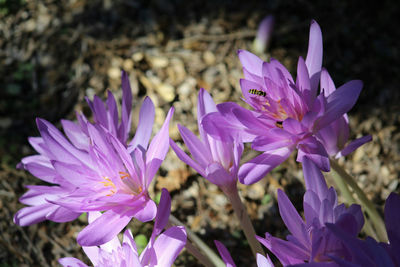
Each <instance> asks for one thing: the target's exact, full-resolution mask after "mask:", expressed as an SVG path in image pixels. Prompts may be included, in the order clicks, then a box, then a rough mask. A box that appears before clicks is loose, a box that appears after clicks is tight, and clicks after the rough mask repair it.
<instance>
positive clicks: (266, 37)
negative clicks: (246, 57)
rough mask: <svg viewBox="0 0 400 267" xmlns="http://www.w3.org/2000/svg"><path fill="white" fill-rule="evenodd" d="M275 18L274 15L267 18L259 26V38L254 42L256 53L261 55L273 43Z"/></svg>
mask: <svg viewBox="0 0 400 267" xmlns="http://www.w3.org/2000/svg"><path fill="white" fill-rule="evenodd" d="M274 23H275V18H274V16H272V15H269V16H266V17H265V18H263V20H262V21H261V22H260V24H259V25H258V29H257V36H256V38H255V39H254V42H253V50H254V52H256V53H258V54H261V53H264V52H265V50H266V49H267V47H268V45H269V42H270V41H271V40H270V39H271V35H272V30H273V28H274Z"/></svg>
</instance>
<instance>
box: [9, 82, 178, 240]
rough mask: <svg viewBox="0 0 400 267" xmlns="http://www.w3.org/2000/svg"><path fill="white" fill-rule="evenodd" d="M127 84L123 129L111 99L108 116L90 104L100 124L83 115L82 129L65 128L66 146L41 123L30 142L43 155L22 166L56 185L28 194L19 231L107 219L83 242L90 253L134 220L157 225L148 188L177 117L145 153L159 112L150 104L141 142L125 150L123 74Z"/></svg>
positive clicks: (85, 233) (143, 113) (83, 235)
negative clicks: (84, 218)
mask: <svg viewBox="0 0 400 267" xmlns="http://www.w3.org/2000/svg"><path fill="white" fill-rule="evenodd" d="M122 84H123V86H122V88H123V98H124V100H123V105H122V110H123V111H122V120H121V124H120V125H119V126H118V127H117V124H118V113H117V109H116V103H115V100H114V97H113V96H112V94H109V98H108V99H107V108H105V107H104V105H103V104H102V103H101V102H99V101H100V100H99V99H98V98H95V100H94V102H93V103H91V102H90V105H91V106H92V109H93V111H94V113H95V114H94V117H95V119H96V123H95V124H92V123H90V122H88V120H87V119H86V118H85V117H84V116H83V115H80V114H78V115H77V117H78V122H79V124H76V123H74V122H72V121H66V120H63V121H62V125H63V129H64V132H65V134H66V135H67V137H68V138H69V140H67V138H65V137H64V135H63V134H62V133H61V132H60V131H59V130H58V129H57V128H56V127H55V126H53V125H52V124H51V123H49V122H47V121H46V120H43V119H37V125H38V129H39V132H40V134H41V137H36V138H30V139H29V142H30V143H31V145H32V146H33V147H34V148H35V150H36V151H37V152H38V153H39V155H34V156H29V157H26V158H23V159H22V161H21V164H20V166H21V167H23V168H25V169H26V170H28V171H29V172H30V173H32V174H33V175H34V176H36V177H37V178H39V179H41V180H43V181H45V182H48V183H51V184H52V185H51V186H44V185H31V186H28V189H29V191H28V192H27V193H25V194H24V195H23V196H22V197H21V198H20V201H21V202H22V203H24V204H26V205H29V207H25V208H23V209H21V210H19V211H18V212H17V213H16V214H15V216H14V222H15V223H16V224H18V225H20V226H27V225H31V224H35V223H38V222H41V221H44V220H51V221H55V222H67V221H71V220H74V219H76V218H77V217H78V216H79V215H80V214H81V213H82V212H89V211H104V213H103V214H102V215H101V216H100V217H99V218H98V219H96V220H95V221H93V222H92V223H91V224H89V225H88V226H87V227H86V228H85V229H83V230H82V232H80V234H79V235H78V242H79V243H80V244H81V245H83V246H93V245H100V244H104V243H106V242H108V241H110V240H111V239H112V238H113V237H114V236H116V235H117V234H118V233H119V232H120V231H121V230H122V229H123V228H124V227H125V226H126V225H127V224H128V222H129V221H130V220H131V219H132V218H133V217H134V218H137V219H138V220H140V221H149V220H152V219H153V218H154V216H155V215H156V205H155V203H154V202H153V201H152V200H151V199H150V197H149V196H148V193H147V188H148V186H149V184H150V182H151V181H152V179H153V177H154V175H155V173H156V172H157V170H158V168H159V167H160V165H161V162H162V161H163V159H164V158H165V156H166V153H167V151H168V148H169V144H168V127H169V121H170V119H171V116H172V113H173V109H171V110H170V111H169V113H168V115H167V118H166V121H165V123H164V125H163V126H162V128H161V130H160V132H159V133H158V134H157V135H156V136H155V137H154V138H153V140H152V142H151V143H150V145H148V143H149V139H150V135H151V129H152V124H153V121H154V106H153V103H152V102H151V100H150V99H149V98H146V99H145V100H144V102H143V105H142V107H141V110H140V115H139V117H140V118H139V126H138V129H137V131H136V135H135V137H134V138H133V140H132V141H131V142H130V143H129V145H127V144H126V139H127V134H128V131H129V127H130V126H129V125H130V109H131V100H132V98H131V91H130V87H129V81H128V79H127V75H126V74H123V75H122ZM128 109H129V110H128ZM124 110H125V111H124ZM124 114H125V115H124Z"/></svg>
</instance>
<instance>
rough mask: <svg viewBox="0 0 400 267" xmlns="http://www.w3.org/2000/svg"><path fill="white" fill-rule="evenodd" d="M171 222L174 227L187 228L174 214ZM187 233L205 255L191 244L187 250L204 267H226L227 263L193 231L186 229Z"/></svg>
mask: <svg viewBox="0 0 400 267" xmlns="http://www.w3.org/2000/svg"><path fill="white" fill-rule="evenodd" d="M169 221H170V223H171V224H173V225H182V226H185V225H184V224H183V223H182V222H181V221H179V220H178V218H176V217H175V216H173V215H172V214H171V215H170V216H169ZM185 228H186V233H187V235H188V238H189V239H190V240H191V241H192V242H193V243H195V244H196V245H197V247H198V248H199V249H200V250H201V251H202V252H203V253H204V254H205V256H204V255H203V253H201V252H200V251H199V250H198V249H197V247H195V246H194V245H193V244H191V243H190V242H187V244H188V243H190V245H189V246H186V249H187V250H188V251H189V252H190V253H191V254H192V255H193V256H194V257H195V258H196V259H198V260H199V261H200V262H201V263H202V264H203V265H204V266H207V267H208V266H216V267H225V263H224V262H223V261H222V260H221V258H220V257H219V256H218V255H217V254H215V252H214V251H213V250H212V249H211V248H210V247H209V246H207V244H206V243H204V242H203V240H201V239H200V238H199V237H198V236H197V235H196V234H195V233H194V232H193V231H192V230H190V229H189V228H188V227H186V226H185ZM193 252H194V253H193Z"/></svg>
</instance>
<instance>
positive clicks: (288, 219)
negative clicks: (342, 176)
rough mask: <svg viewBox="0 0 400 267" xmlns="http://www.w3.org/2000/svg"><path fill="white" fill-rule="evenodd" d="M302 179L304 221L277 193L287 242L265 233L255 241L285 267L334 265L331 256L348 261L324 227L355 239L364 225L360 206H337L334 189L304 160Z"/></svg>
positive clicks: (286, 198)
mask: <svg viewBox="0 0 400 267" xmlns="http://www.w3.org/2000/svg"><path fill="white" fill-rule="evenodd" d="M303 168H304V179H305V182H306V188H307V191H306V193H305V195H304V202H303V206H304V217H305V221H303V219H302V218H301V217H300V215H299V214H298V213H297V211H296V209H295V208H294V206H293V204H292V203H291V202H290V200H289V198H288V197H287V196H286V194H285V193H284V192H283V191H281V190H278V205H279V212H280V214H281V217H282V220H283V221H284V223H285V224H286V226H287V228H288V230H289V231H290V233H291V234H290V235H288V236H287V241H285V240H281V239H279V238H276V237H273V236H271V235H270V234H269V233H266V237H265V238H261V237H258V240H259V241H260V242H261V243H262V244H263V245H264V246H266V247H267V248H268V249H269V250H270V251H271V252H272V253H274V254H275V256H276V257H277V258H278V259H279V260H280V261H281V263H282V264H283V265H284V266H287V265H294V264H301V263H305V262H308V263H311V262H323V263H324V264H325V266H327V265H328V266H329V265H331V264H332V265H335V263H334V262H333V261H332V258H331V256H332V255H334V256H337V257H341V258H347V257H349V254H348V252H347V249H346V247H345V246H344V245H343V243H342V241H341V240H340V239H339V238H337V237H336V236H335V235H334V234H333V233H332V232H331V231H330V230H329V229H328V228H327V227H326V224H328V223H331V224H334V225H336V226H337V227H338V228H340V229H342V230H343V231H345V232H346V233H348V235H350V236H353V237H356V236H357V234H358V233H359V231H360V230H361V228H362V226H363V224H364V217H363V214H362V211H361V208H360V206H358V205H351V206H350V207H349V208H346V207H345V205H344V204H341V205H338V204H337V196H336V192H335V190H334V189H333V187H331V188H329V189H328V187H327V185H326V183H325V179H324V177H323V176H322V173H321V171H320V170H319V169H318V167H317V166H316V165H315V164H314V163H313V162H312V161H311V160H309V159H308V158H307V157H305V158H304V161H303Z"/></svg>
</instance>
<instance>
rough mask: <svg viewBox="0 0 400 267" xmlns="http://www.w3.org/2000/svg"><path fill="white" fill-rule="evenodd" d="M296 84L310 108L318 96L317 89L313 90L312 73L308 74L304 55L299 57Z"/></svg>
mask: <svg viewBox="0 0 400 267" xmlns="http://www.w3.org/2000/svg"><path fill="white" fill-rule="evenodd" d="M296 86H297V88H298V89H299V90H300V92H301V93H302V95H303V100H304V101H305V103H306V104H307V107H308V109H309V110H310V109H311V105H312V104H313V103H314V99H315V98H316V97H317V91H316V90H315V91H314V90H311V81H310V75H309V74H308V70H307V66H306V63H305V62H304V59H303V58H302V57H299V61H298V63H297V79H296Z"/></svg>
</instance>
